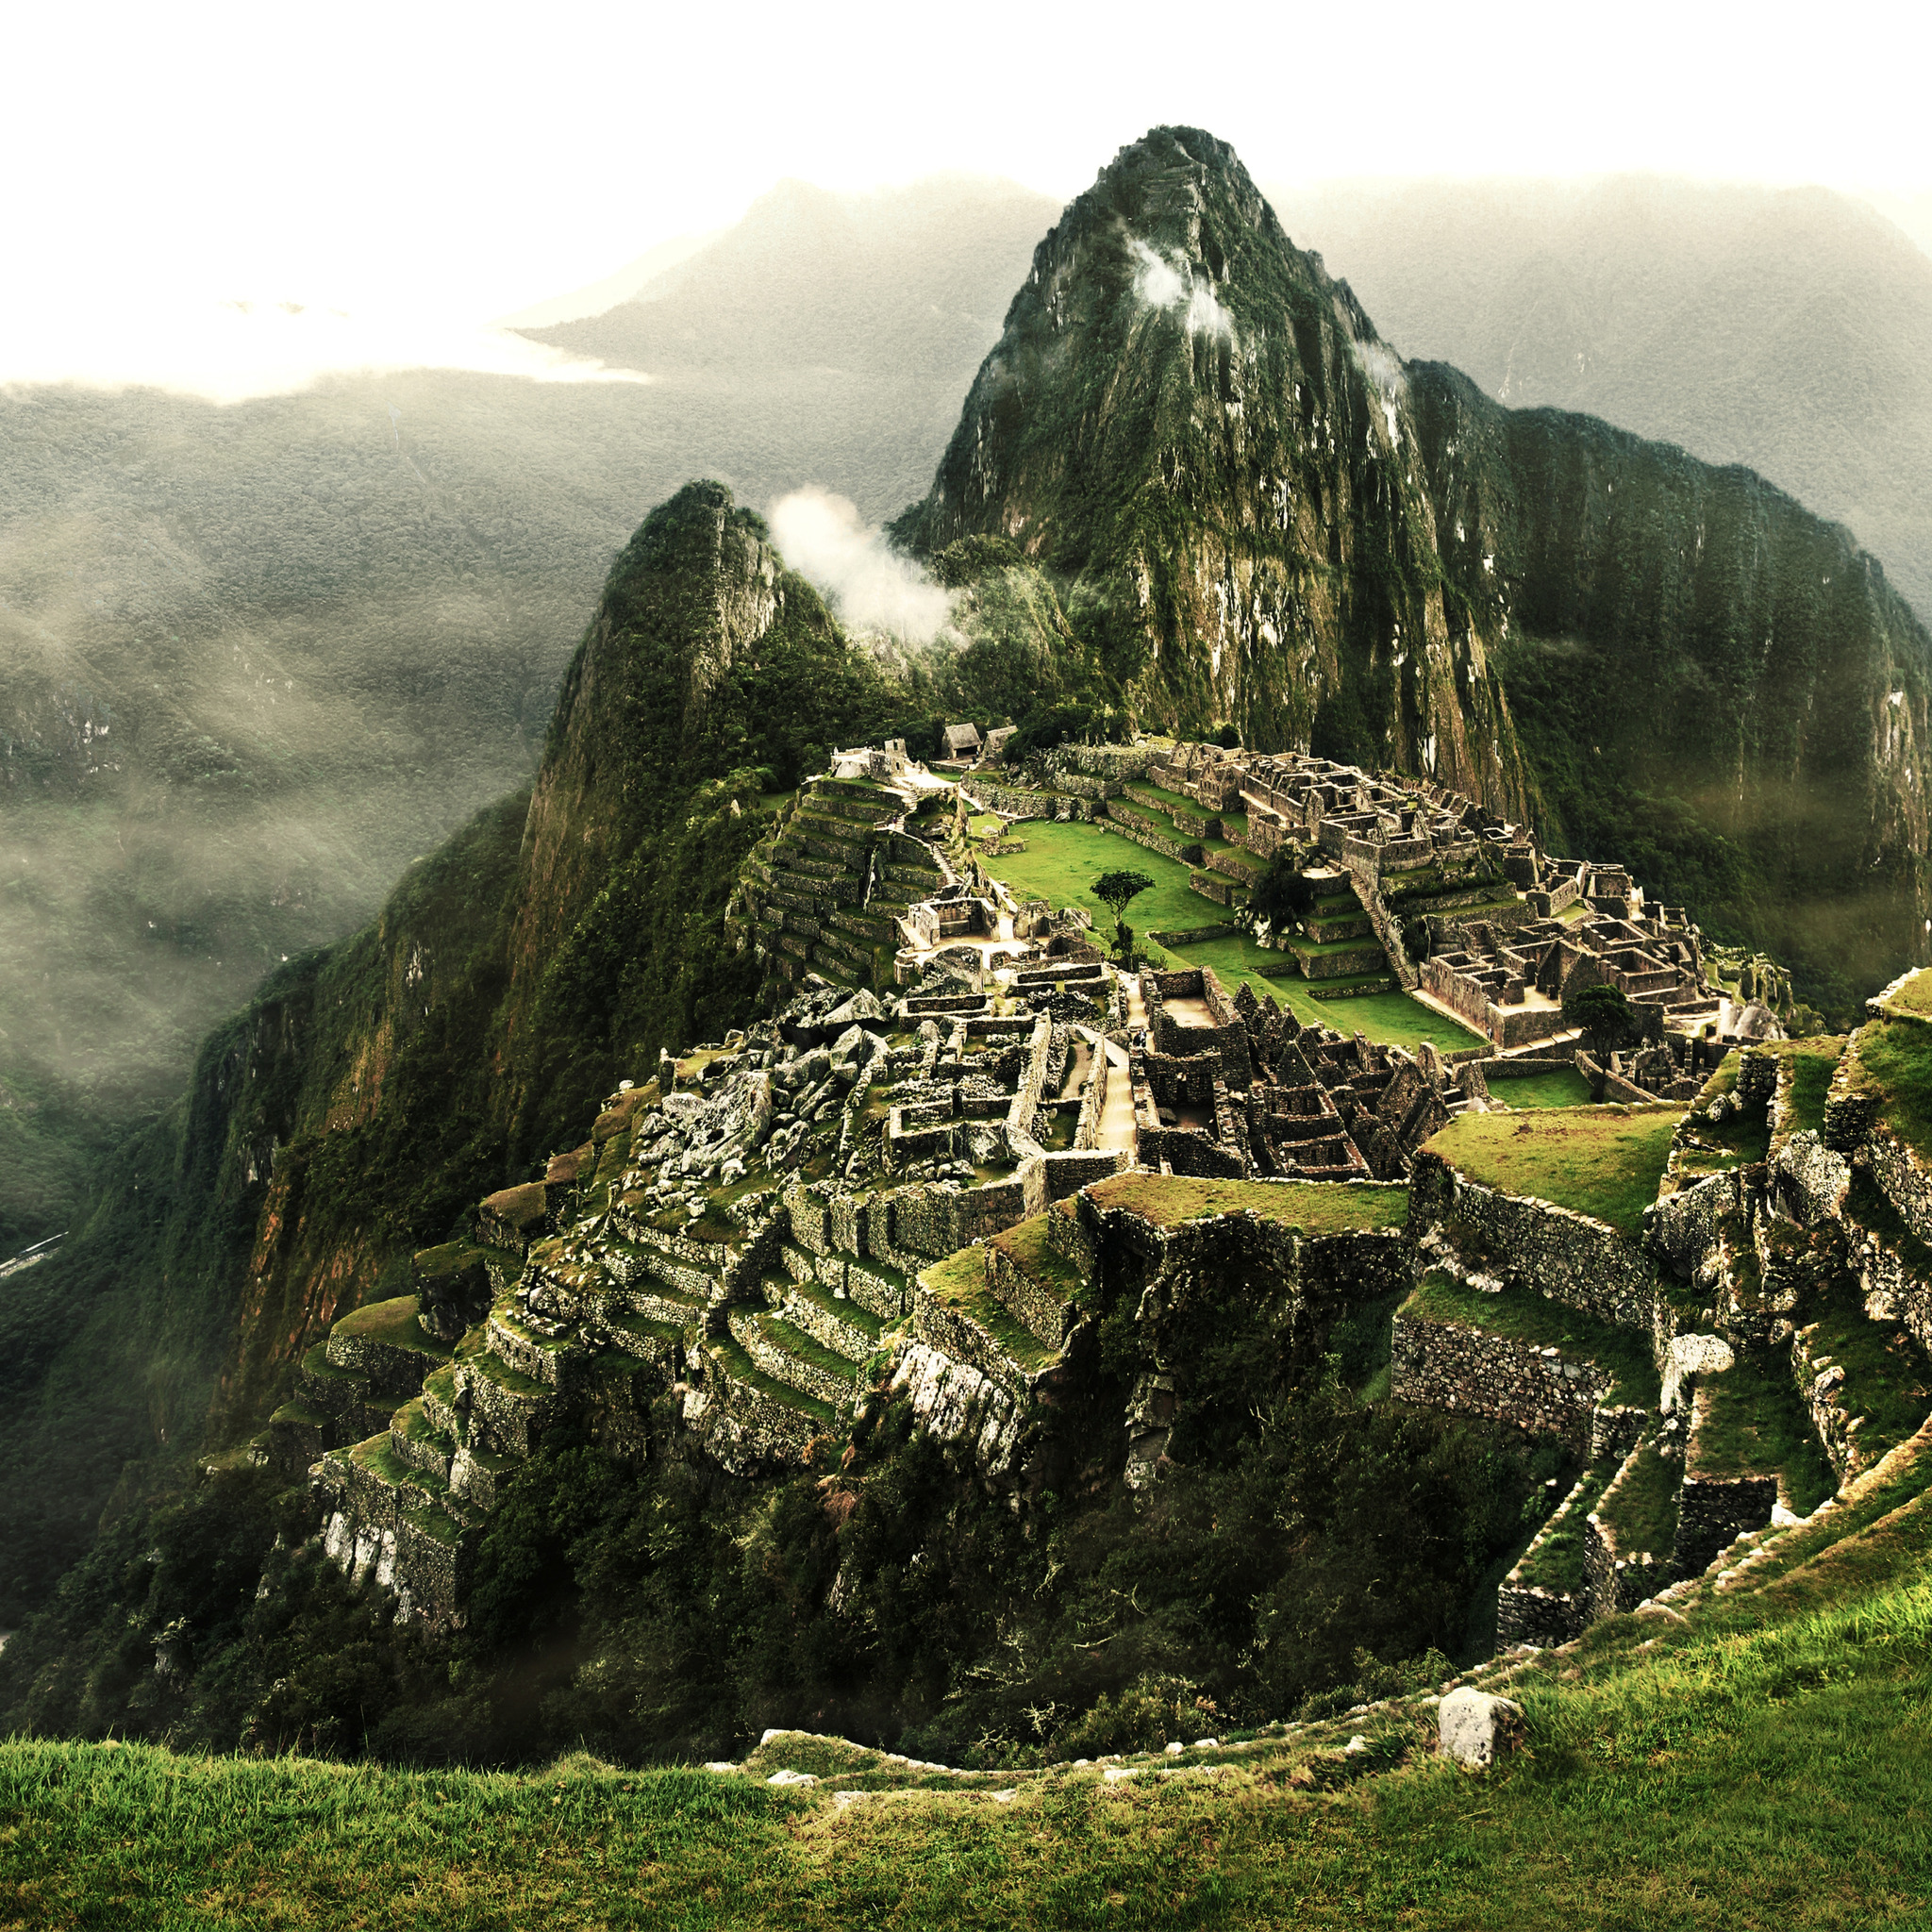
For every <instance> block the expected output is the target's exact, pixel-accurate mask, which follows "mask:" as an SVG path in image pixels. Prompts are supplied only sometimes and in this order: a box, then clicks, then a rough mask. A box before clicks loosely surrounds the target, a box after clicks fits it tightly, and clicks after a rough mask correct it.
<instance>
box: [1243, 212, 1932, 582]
mask: <svg viewBox="0 0 1932 1932" xmlns="http://www.w3.org/2000/svg"><path fill="white" fill-rule="evenodd" d="M1269 198H1270V200H1271V201H1272V202H1273V204H1274V209H1275V212H1276V213H1277V214H1278V215H1279V216H1280V217H1281V219H1282V222H1283V223H1284V225H1286V226H1287V228H1288V230H1289V232H1290V233H1291V235H1293V236H1295V237H1296V238H1298V239H1299V240H1300V241H1301V242H1303V243H1304V244H1305V245H1307V246H1310V247H1314V248H1319V249H1320V250H1321V251H1322V257H1323V259H1324V261H1325V262H1326V263H1327V265H1328V268H1329V271H1330V272H1331V273H1332V274H1334V275H1342V276H1346V277H1347V280H1348V284H1349V286H1350V288H1352V289H1353V290H1354V291H1355V292H1356V294H1357V296H1358V297H1359V298H1360V300H1361V302H1362V303H1363V305H1364V307H1366V308H1367V309H1368V310H1369V312H1370V313H1371V314H1372V315H1373V316H1374V318H1375V322H1376V325H1377V326H1378V327H1379V328H1380V330H1381V331H1382V333H1383V335H1384V336H1385V337H1386V338H1387V340H1388V341H1390V342H1391V344H1393V345H1395V346H1396V347H1398V348H1399V349H1400V350H1401V351H1402V353H1403V354H1404V355H1406V356H1409V357H1413V358H1418V359H1422V360H1427V361H1441V362H1452V363H1454V364H1455V365H1456V367H1457V368H1458V369H1460V370H1463V371H1464V372H1465V373H1466V374H1468V375H1470V376H1472V377H1473V378H1474V380H1475V382H1476V383H1477V385H1478V386H1479V387H1480V388H1482V389H1484V390H1486V391H1488V392H1489V393H1490V394H1491V395H1492V396H1494V397H1495V398H1496V399H1497V401H1499V402H1504V403H1507V404H1509V405H1510V406H1511V407H1513V408H1533V407H1536V406H1539V405H1548V406H1552V407H1555V408H1566V409H1582V410H1587V411H1588V412H1589V413H1590V414H1591V415H1593V416H1601V417H1603V418H1604V419H1605V420H1606V421H1607V422H1610V423H1614V424H1616V425H1618V426H1619V427H1621V428H1624V429H1634V430H1636V431H1637V432H1638V433H1639V434H1640V435H1642V436H1648V437H1657V438H1660V439H1661V440H1663V441H1667V442H1675V443H1680V444H1682V446H1683V447H1684V448H1685V449H1687V450H1689V451H1690V452H1691V455H1692V456H1695V457H1701V458H1703V459H1704V460H1705V461H1706V462H1709V463H1745V464H1748V465H1749V466H1750V467H1751V468H1752V469H1754V470H1756V471H1757V473H1758V474H1759V475H1762V476H1764V477H1766V478H1767V479H1769V480H1770V481H1771V482H1773V483H1775V484H1777V485H1778V486H1779V487H1780V488H1781V489H1784V490H1788V491H1790V492H1791V494H1792V495H1793V496H1795V497H1797V498H1798V499H1799V501H1800V502H1802V503H1803V504H1804V505H1805V506H1806V507H1807V508H1809V509H1813V510H1816V511H1817V512H1818V513H1819V514H1820V515H1822V516H1826V517H1831V518H1834V519H1835V520H1837V521H1838V522H1840V523H1842V524H1845V525H1848V526H1849V527H1850V529H1851V530H1852V532H1853V534H1854V535H1855V536H1856V537H1857V540H1858V541H1859V542H1860V543H1861V544H1863V545H1864V546H1865V547H1866V548H1867V549H1868V550H1870V551H1871V552H1872V553H1873V555H1874V556H1875V557H1876V558H1878V559H1879V561H1880V562H1882V563H1883V564H1884V565H1885V569H1886V574H1887V575H1888V576H1890V578H1891V580H1892V582H1893V583H1895V584H1896V585H1897V586H1898V587H1899V589H1900V590H1901V591H1904V592H1905V594H1906V595H1907V597H1908V598H1910V599H1911V600H1912V602H1913V604H1914V605H1915V606H1916V608H1917V609H1918V611H1919V614H1920V616H1921V617H1922V618H1928V617H1932V514H1928V510H1927V507H1926V503H1925V497H1924V491H1923V489H1921V487H1920V479H1921V478H1922V477H1923V476H1924V475H1925V474H1926V471H1927V468H1928V466H1932V256H1928V255H1927V254H1926V253H1925V251H1924V248H1923V247H1922V246H1921V245H1919V244H1918V243H1916V242H1914V241H1913V240H1912V238H1911V236H1910V235H1909V234H1908V233H1907V232H1905V230H1904V229H1903V228H1901V227H1900V226H1895V225H1893V223H1892V222H1891V221H1890V220H1887V219H1886V218H1885V217H1884V216H1883V215H1881V214H1879V213H1877V212H1875V211H1874V209H1873V208H1871V207H1869V206H1867V205H1866V204H1865V203H1864V202H1861V201H1858V200H1856V199H1854V198H1852V197H1851V196H1849V195H1843V194H1837V193H1833V192H1830V191H1828V190H1825V189H1822V188H1801V189H1770V188H1758V187H1752V186H1745V185H1737V184H1728V185H1719V184H1712V183H1704V182H1691V181H1678V180H1671V179H1660V178H1657V177H1653V176H1645V175H1629V176H1615V177H1612V178H1610V179H1607V180H1603V181H1596V182H1590V183H1564V182H1540V181H1446V180H1438V181H1414V180H1396V181H1359V182H1341V183H1335V184H1332V185H1330V186H1327V187H1324V188H1322V189H1319V190H1312V191H1307V192H1296V191H1294V190H1283V191H1279V192H1276V191H1274V190H1271V191H1270V193H1269ZM1896 212H1897V214H1898V216H1899V218H1900V219H1901V220H1906V219H1908V218H1909V213H1910V211H1909V210H1908V209H1906V208H1899V209H1898V210H1896Z"/></svg>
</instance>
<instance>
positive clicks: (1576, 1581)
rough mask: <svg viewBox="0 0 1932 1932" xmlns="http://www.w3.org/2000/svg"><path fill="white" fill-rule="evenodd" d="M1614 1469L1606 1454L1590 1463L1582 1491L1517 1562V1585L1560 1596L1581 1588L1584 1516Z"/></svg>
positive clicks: (1570, 1594)
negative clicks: (1561, 1517) (1599, 1459)
mask: <svg viewBox="0 0 1932 1932" xmlns="http://www.w3.org/2000/svg"><path fill="white" fill-rule="evenodd" d="M1616 1473H1617V1465H1616V1463H1615V1462H1614V1461H1612V1460H1610V1459H1609V1458H1607V1457H1606V1458H1605V1460H1603V1461H1602V1462H1599V1463H1595V1464H1593V1465H1592V1466H1591V1469H1590V1470H1589V1471H1588V1473H1587V1474H1586V1475H1585V1478H1584V1484H1583V1490H1582V1493H1581V1494H1579V1495H1577V1496H1576V1497H1575V1498H1574V1500H1572V1501H1571V1503H1570V1505H1569V1507H1568V1508H1566V1509H1565V1510H1564V1512H1563V1519H1562V1521H1561V1522H1560V1523H1557V1524H1553V1525H1552V1526H1551V1527H1550V1528H1549V1529H1548V1530H1546V1531H1545V1532H1544V1533H1543V1537H1542V1540H1541V1541H1540V1542H1538V1543H1537V1544H1536V1546H1535V1548H1534V1549H1533V1550H1530V1551H1528V1552H1526V1553H1525V1555H1524V1558H1523V1560H1522V1562H1521V1563H1520V1564H1519V1565H1518V1566H1517V1569H1516V1572H1515V1576H1516V1582H1517V1584H1518V1586H1519V1587H1520V1588H1522V1589H1524V1590H1553V1591H1557V1594H1558V1595H1560V1596H1574V1594H1575V1593H1576V1592H1577V1591H1579V1590H1581V1589H1582V1588H1583V1558H1584V1552H1585V1542H1584V1537H1585V1529H1584V1519H1585V1518H1586V1517H1588V1516H1589V1514H1590V1512H1591V1510H1592V1509H1594V1508H1595V1507H1596V1506H1597V1502H1598V1500H1599V1499H1600V1498H1601V1497H1602V1495H1603V1492H1604V1491H1606V1490H1607V1489H1608V1488H1609V1486H1610V1479H1611V1477H1612V1476H1614V1475H1615V1474H1616Z"/></svg>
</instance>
